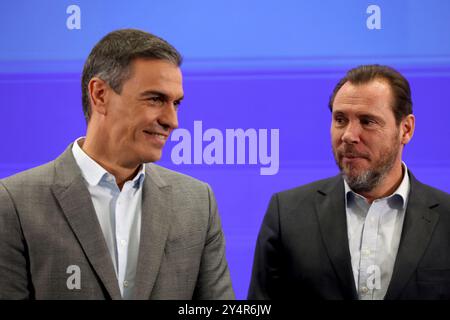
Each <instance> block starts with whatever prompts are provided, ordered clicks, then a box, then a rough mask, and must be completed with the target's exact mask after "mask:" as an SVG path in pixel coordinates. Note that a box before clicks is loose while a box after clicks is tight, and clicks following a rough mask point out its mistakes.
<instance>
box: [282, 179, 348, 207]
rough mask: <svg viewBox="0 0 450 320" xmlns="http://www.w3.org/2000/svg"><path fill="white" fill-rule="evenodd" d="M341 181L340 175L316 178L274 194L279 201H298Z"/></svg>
mask: <svg viewBox="0 0 450 320" xmlns="http://www.w3.org/2000/svg"><path fill="white" fill-rule="evenodd" d="M339 182H342V178H341V176H340V175H337V176H334V177H330V178H326V179H321V180H317V181H314V182H311V183H308V184H305V185H302V186H299V187H295V188H292V189H288V190H284V191H281V192H278V193H276V194H275V195H274V196H275V197H276V198H278V199H279V201H280V202H293V201H295V202H298V201H306V200H311V199H312V198H313V197H314V196H315V195H316V194H317V193H318V192H321V191H323V192H326V191H328V190H329V189H330V188H334V187H335V186H336V184H338V183H339Z"/></svg>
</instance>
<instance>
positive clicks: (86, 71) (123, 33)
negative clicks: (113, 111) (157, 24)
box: [81, 29, 183, 122]
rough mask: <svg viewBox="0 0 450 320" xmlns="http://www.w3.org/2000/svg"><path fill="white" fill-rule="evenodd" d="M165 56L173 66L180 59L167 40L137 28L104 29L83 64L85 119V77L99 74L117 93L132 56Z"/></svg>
mask: <svg viewBox="0 0 450 320" xmlns="http://www.w3.org/2000/svg"><path fill="white" fill-rule="evenodd" d="M137 58H147V59H157V60H167V61H169V62H171V63H173V64H174V65H176V66H178V67H179V66H180V65H181V63H182V60H183V59H182V57H181V55H180V53H179V52H178V51H177V50H176V49H175V48H174V47H173V46H172V45H170V44H169V43H168V42H167V41H165V40H164V39H162V38H159V37H157V36H155V35H153V34H150V33H148V32H145V31H141V30H137V29H122V30H116V31H113V32H111V33H108V34H107V35H106V36H105V37H103V38H102V39H101V40H100V41H99V42H98V43H97V44H96V45H95V47H94V48H93V49H92V51H91V53H90V54H89V56H88V58H87V60H86V62H85V64H84V68H83V74H82V77H81V91H82V104H83V113H84V117H85V118H86V122H89V119H90V117H91V105H90V102H89V88H88V85H89V81H90V80H91V79H92V78H93V77H99V78H100V79H102V80H104V81H106V83H108V85H109V86H110V87H111V88H112V89H113V90H114V91H115V92H116V93H118V94H120V92H121V91H122V86H123V83H124V82H125V80H127V79H128V78H129V77H130V76H131V68H130V65H131V63H132V62H133V60H134V59H137Z"/></svg>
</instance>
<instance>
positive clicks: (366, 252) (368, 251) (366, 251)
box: [362, 249, 370, 256]
mask: <svg viewBox="0 0 450 320" xmlns="http://www.w3.org/2000/svg"><path fill="white" fill-rule="evenodd" d="M362 254H363V255H365V256H368V255H369V254H370V250H367V249H365V250H363V251H362Z"/></svg>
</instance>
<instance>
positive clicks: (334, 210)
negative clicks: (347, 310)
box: [316, 176, 357, 299]
mask: <svg viewBox="0 0 450 320" xmlns="http://www.w3.org/2000/svg"><path fill="white" fill-rule="evenodd" d="M344 196H345V195H344V183H343V180H342V177H341V176H337V177H336V178H334V179H332V180H331V181H330V182H329V183H328V184H326V185H324V186H323V187H322V188H321V189H320V190H318V194H317V197H316V209H317V216H318V219H319V225H320V230H321V233H322V239H323V242H324V244H325V248H326V250H327V253H328V256H329V258H330V260H331V262H332V265H333V267H334V270H335V272H336V274H337V276H338V278H339V280H340V283H341V287H342V292H343V296H344V298H345V299H357V294H356V288H355V280H354V278H353V271H352V267H351V256H350V250H349V245H348V235H347V217H346V211H345V198H344Z"/></svg>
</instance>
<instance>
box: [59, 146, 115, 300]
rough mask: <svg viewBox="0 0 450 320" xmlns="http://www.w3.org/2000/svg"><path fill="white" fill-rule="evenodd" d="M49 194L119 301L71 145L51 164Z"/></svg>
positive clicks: (109, 289)
mask: <svg viewBox="0 0 450 320" xmlns="http://www.w3.org/2000/svg"><path fill="white" fill-rule="evenodd" d="M55 181H56V184H55V185H53V187H52V190H53V193H54V195H55V197H56V199H57V200H58V202H59V204H60V205H61V208H62V210H63V212H64V215H65V216H66V218H67V220H68V222H69V225H70V227H71V228H72V230H73V232H74V233H75V235H76V237H77V239H78V241H79V242H80V245H81V247H82V249H83V251H84V253H85V254H86V257H87V259H88V260H89V262H90V263H91V265H92V267H93V269H94V270H95V272H96V273H97V275H98V276H99V278H100V280H101V281H102V283H103V285H104V286H105V288H106V290H107V291H108V293H109V295H110V296H111V298H112V299H121V295H120V290H119V286H118V283H117V278H116V274H115V271H114V266H113V263H112V260H111V255H110V253H109V251H108V248H107V246H106V242H105V238H104V236H103V233H102V230H101V227H100V224H99V222H98V220H97V216H96V214H95V209H94V206H93V204H92V201H91V196H90V194H89V191H88V189H87V188H86V186H85V183H84V179H83V177H82V175H81V172H80V169H79V168H78V165H77V164H76V162H75V159H74V158H73V155H72V145H70V146H69V148H68V149H67V150H66V151H65V152H64V153H63V154H62V155H61V156H60V157H59V158H58V159H57V160H56V161H55Z"/></svg>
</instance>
